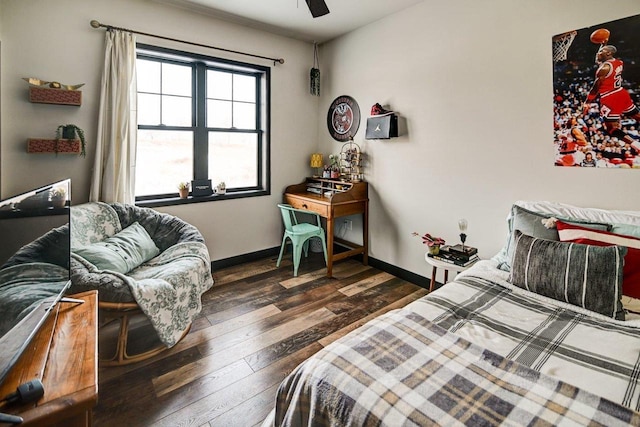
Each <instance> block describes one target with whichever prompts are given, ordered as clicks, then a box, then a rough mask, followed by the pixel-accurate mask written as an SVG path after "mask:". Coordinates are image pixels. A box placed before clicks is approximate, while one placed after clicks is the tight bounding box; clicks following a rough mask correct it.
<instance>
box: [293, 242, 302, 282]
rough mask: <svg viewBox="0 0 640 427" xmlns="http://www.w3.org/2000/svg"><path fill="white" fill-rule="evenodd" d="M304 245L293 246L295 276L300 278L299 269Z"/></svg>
mask: <svg viewBox="0 0 640 427" xmlns="http://www.w3.org/2000/svg"><path fill="white" fill-rule="evenodd" d="M303 246H304V245H300V244H298V245H296V244H294V245H293V276H294V277H297V276H298V267H299V266H300V257H301V256H302V247H303Z"/></svg>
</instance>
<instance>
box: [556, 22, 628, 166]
mask: <svg viewBox="0 0 640 427" xmlns="http://www.w3.org/2000/svg"><path fill="white" fill-rule="evenodd" d="M639 28H640V15H636V16H631V17H629V18H623V19H618V20H615V21H610V22H603V23H602V24H597V25H593V26H591V27H588V28H581V29H578V30H573V31H568V32H565V33H562V34H558V35H556V36H554V37H553V38H552V45H553V126H554V148H555V165H556V166H560V167H601V168H635V169H640V131H639V129H640V109H639V108H640V37H637V35H636V33H637V31H638V29H639Z"/></svg>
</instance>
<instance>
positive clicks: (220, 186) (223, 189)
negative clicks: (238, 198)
mask: <svg viewBox="0 0 640 427" xmlns="http://www.w3.org/2000/svg"><path fill="white" fill-rule="evenodd" d="M226 192H227V184H225V183H224V181H221V182H220V183H219V184H218V185H216V194H225V193H226Z"/></svg>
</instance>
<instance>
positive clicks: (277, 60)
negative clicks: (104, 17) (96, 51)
mask: <svg viewBox="0 0 640 427" xmlns="http://www.w3.org/2000/svg"><path fill="white" fill-rule="evenodd" d="M90 24H91V26H92V27H93V28H100V27H102V28H106V29H107V30H121V31H126V32H129V33H135V34H141V35H143V36H149V37H155V38H157V39H163V40H169V41H172V42H178V43H186V44H190V45H193V46H200V47H206V48H209V49H215V50H221V51H224V52H231V53H237V54H239V55H245V56H252V57H254V58H261V59H268V60H270V61H273V65H276V63H279V64H284V59H283V58H269V57H268V56H260V55H254V54H252V53H246V52H239V51H237V50H231V49H224V48H222V47H216V46H210V45H206V44H201V43H194V42H189V41H185V40H179V39H173V38H171V37H164V36H159V35H157V34H150V33H143V32H142V31H135V30H130V29H128V28H122V27H115V26H113V25H107V24H101V23H100V22H99V21H96V20H95V19H93V20H91V22H90Z"/></svg>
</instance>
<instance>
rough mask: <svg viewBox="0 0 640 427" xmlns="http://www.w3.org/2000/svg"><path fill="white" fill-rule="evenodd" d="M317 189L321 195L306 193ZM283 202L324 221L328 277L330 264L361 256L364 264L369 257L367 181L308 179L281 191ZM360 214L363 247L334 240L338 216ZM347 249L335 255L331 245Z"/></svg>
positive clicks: (331, 266)
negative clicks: (307, 211) (304, 210)
mask: <svg viewBox="0 0 640 427" xmlns="http://www.w3.org/2000/svg"><path fill="white" fill-rule="evenodd" d="M313 188H315V189H319V191H320V194H316V193H313V192H310V191H308V190H309V189H313ZM284 202H285V203H288V204H290V205H291V206H293V207H294V208H297V209H306V210H309V211H313V212H316V213H318V214H319V215H320V216H321V217H323V218H325V219H326V221H327V226H326V228H327V230H326V231H327V276H328V277H331V276H332V274H333V262H334V261H338V260H341V259H344V258H348V257H351V256H354V255H358V254H362V261H363V264H364V265H367V263H368V254H369V237H368V236H369V187H368V185H367V183H366V182H353V183H351V182H349V183H345V182H341V181H339V180H331V179H323V178H307V179H306V180H305V182H303V183H301V184H294V185H290V186H288V187H287V188H286V190H285V192H284ZM355 214H362V245H357V244H354V243H353V242H349V241H347V240H344V239H339V238H334V236H333V233H334V230H335V220H336V218H338V217H341V216H348V215H355ZM334 242H335V243H338V244H340V245H341V246H345V247H347V248H349V249H348V250H347V251H344V252H340V253H337V254H334V250H333V243H334Z"/></svg>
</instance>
